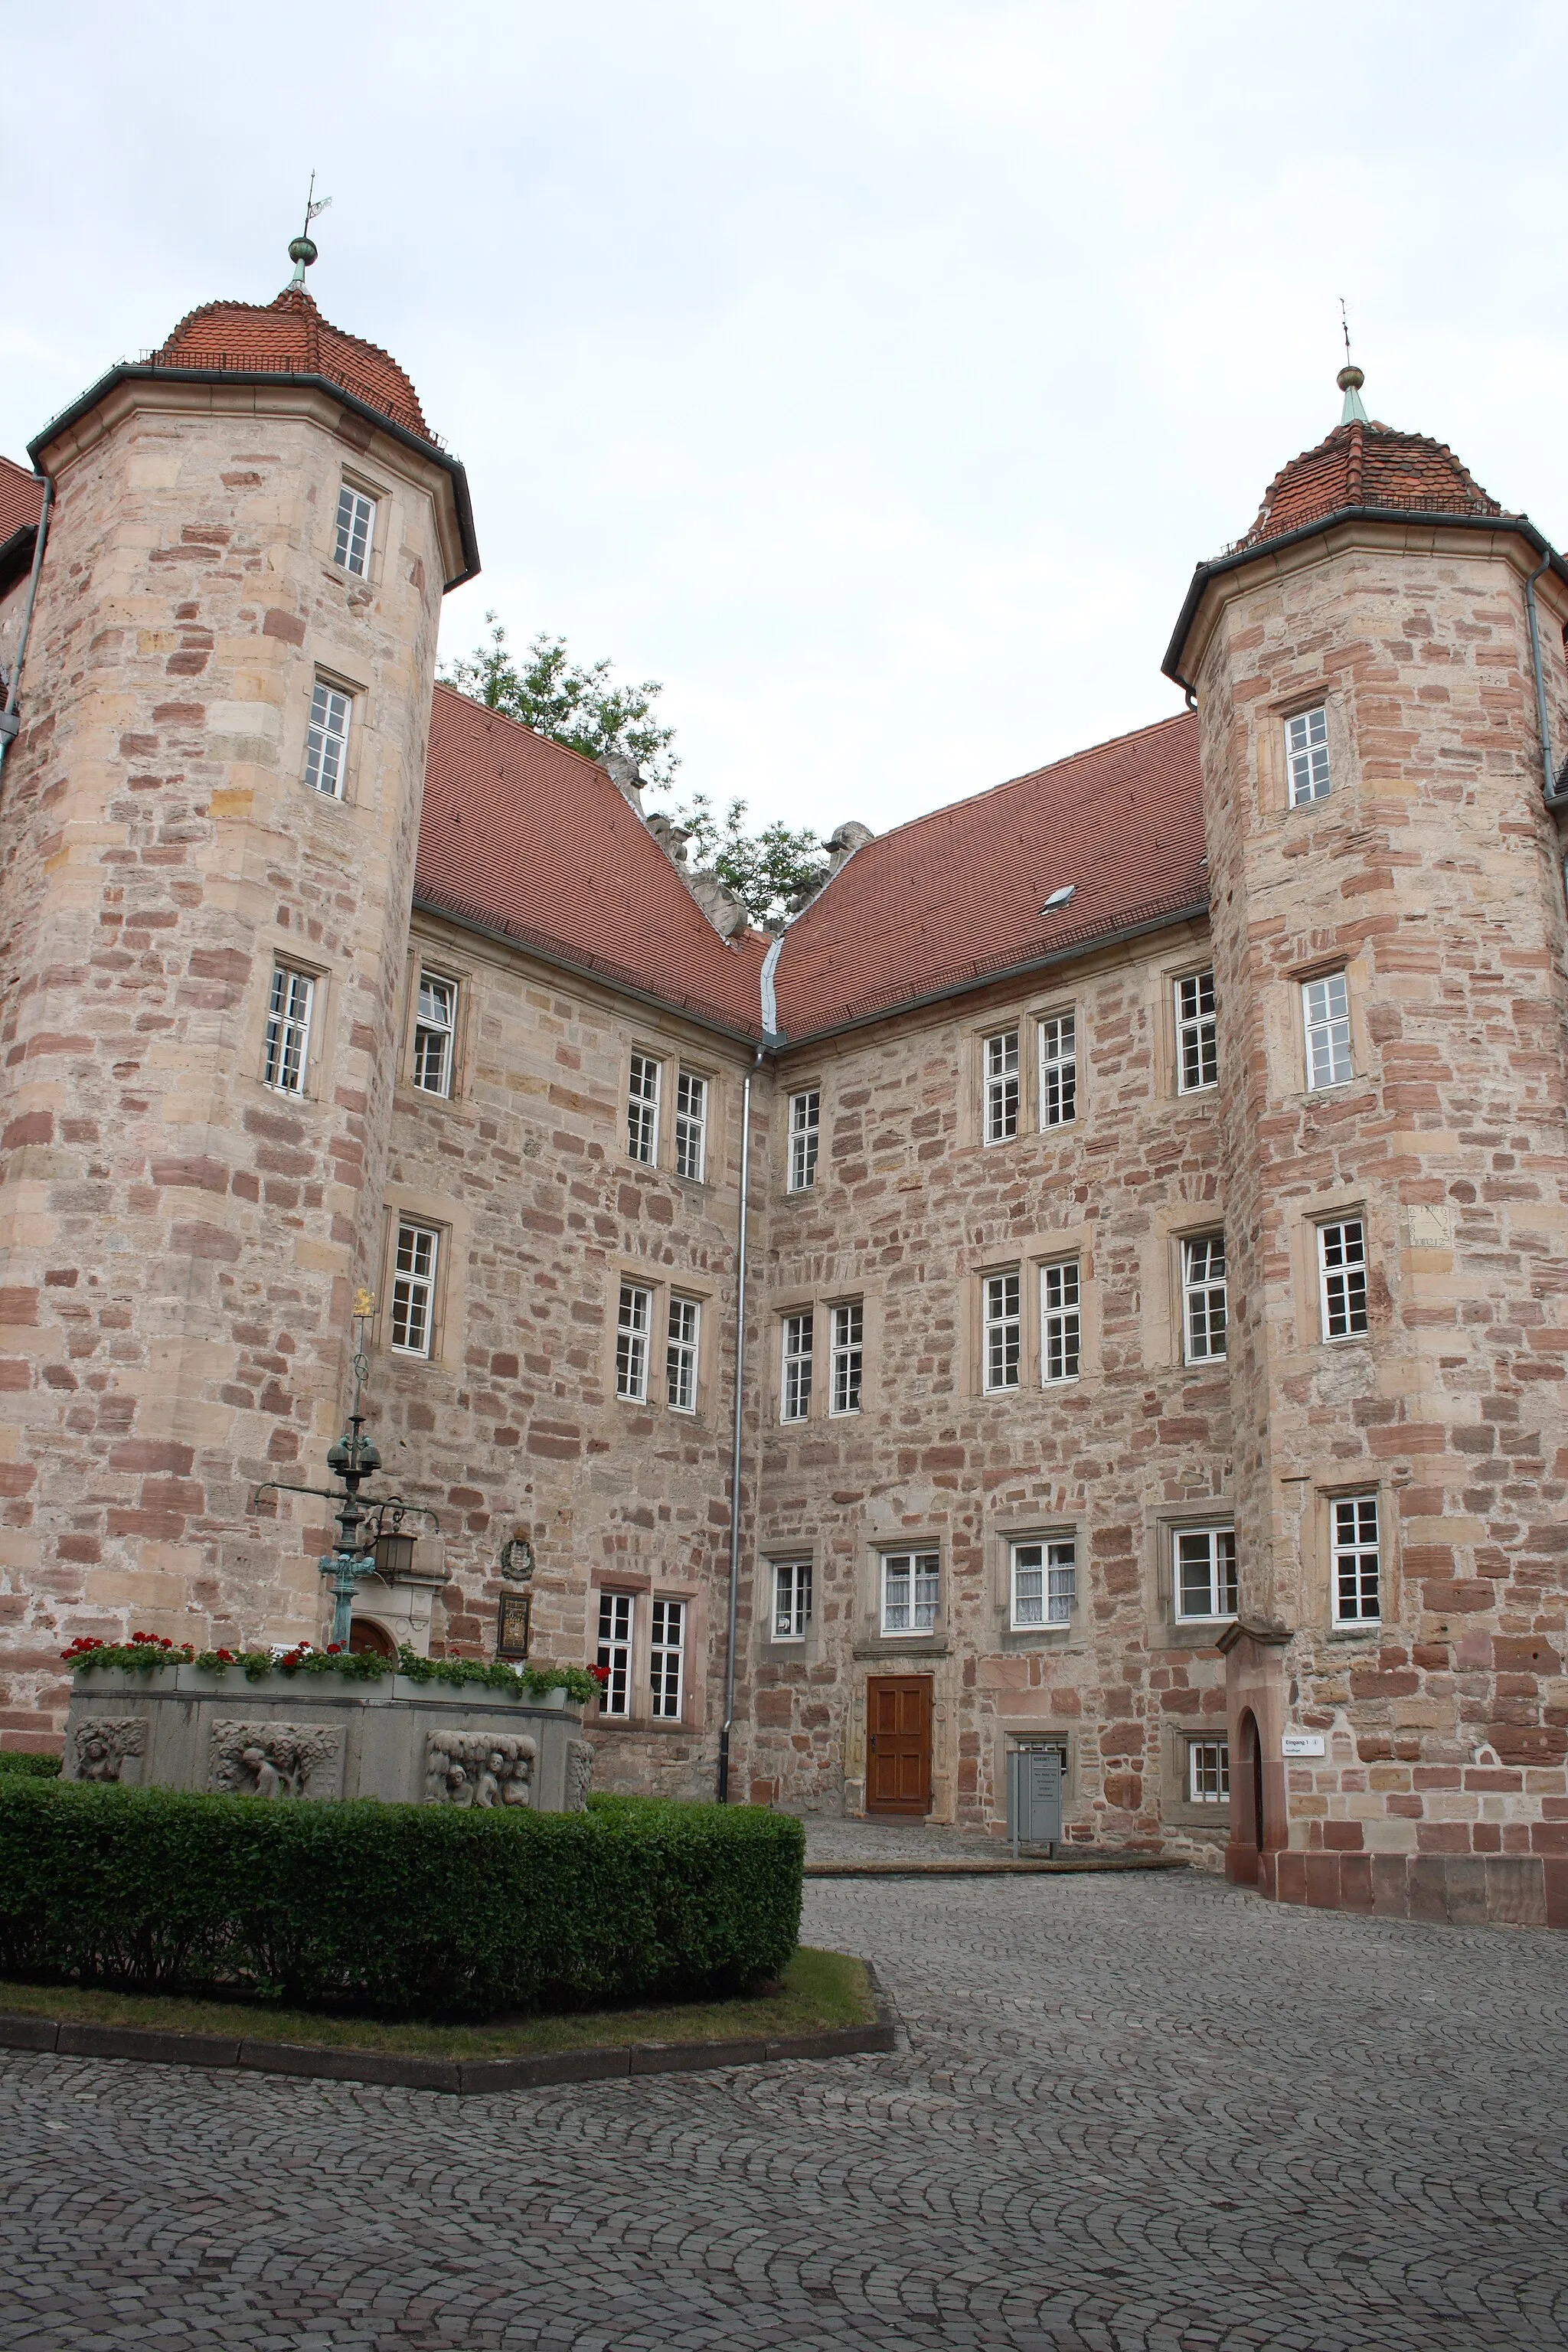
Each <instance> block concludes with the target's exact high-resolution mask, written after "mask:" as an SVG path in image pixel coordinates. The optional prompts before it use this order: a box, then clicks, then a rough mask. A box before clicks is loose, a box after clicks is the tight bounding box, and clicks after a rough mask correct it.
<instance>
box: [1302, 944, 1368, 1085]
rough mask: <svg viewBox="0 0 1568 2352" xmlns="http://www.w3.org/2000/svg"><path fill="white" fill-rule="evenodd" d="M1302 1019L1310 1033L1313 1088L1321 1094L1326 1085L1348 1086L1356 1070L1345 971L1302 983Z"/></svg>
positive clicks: (1309, 1081)
mask: <svg viewBox="0 0 1568 2352" xmlns="http://www.w3.org/2000/svg"><path fill="white" fill-rule="evenodd" d="M1301 1020H1302V1024H1303V1026H1304V1028H1305V1030H1306V1033H1307V1085H1308V1087H1309V1089H1310V1091H1311V1092H1313V1093H1317V1092H1318V1091H1319V1090H1320V1089H1321V1088H1322V1087H1344V1086H1348V1085H1349V1084H1350V1082H1351V1080H1352V1078H1353V1077H1354V1076H1355V1071H1354V1069H1353V1067H1352V1063H1351V999H1350V983H1349V982H1348V981H1347V980H1346V978H1345V975H1344V973H1343V972H1342V971H1331V972H1330V973H1329V975H1328V977H1327V978H1326V979H1324V980H1308V981H1303V982H1302V983H1301Z"/></svg>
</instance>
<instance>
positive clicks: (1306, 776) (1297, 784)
mask: <svg viewBox="0 0 1568 2352" xmlns="http://www.w3.org/2000/svg"><path fill="white" fill-rule="evenodd" d="M1285 756H1286V758H1287V760H1288V761H1289V763H1290V805H1291V807H1292V808H1305V806H1306V805H1307V803H1308V802H1309V801H1326V800H1327V799H1328V797H1329V714H1328V712H1327V710H1325V709H1324V708H1323V706H1322V705H1321V703H1320V704H1319V706H1318V708H1317V709H1316V710H1303V711H1302V712H1300V715H1299V717H1297V718H1295V719H1287V720H1286V721H1285Z"/></svg>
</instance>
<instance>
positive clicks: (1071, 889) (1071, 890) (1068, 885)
mask: <svg viewBox="0 0 1568 2352" xmlns="http://www.w3.org/2000/svg"><path fill="white" fill-rule="evenodd" d="M1077 895H1078V884H1077V883H1076V882H1064V883H1063V884H1062V887H1061V888H1060V889H1059V890H1053V891H1052V892H1051V895H1050V897H1049V898H1047V900H1046V903H1045V905H1044V906H1043V907H1042V908H1040V912H1041V914H1042V915H1054V914H1055V913H1056V912H1057V911H1058V908H1062V907H1069V906H1070V905H1071V904H1072V901H1073V899H1074V898H1076V896H1077Z"/></svg>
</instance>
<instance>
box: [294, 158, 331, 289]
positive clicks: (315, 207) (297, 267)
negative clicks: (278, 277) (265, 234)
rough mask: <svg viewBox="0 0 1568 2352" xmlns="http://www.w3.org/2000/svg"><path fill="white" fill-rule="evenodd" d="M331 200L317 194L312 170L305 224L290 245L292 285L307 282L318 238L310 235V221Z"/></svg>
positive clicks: (321, 211)
mask: <svg viewBox="0 0 1568 2352" xmlns="http://www.w3.org/2000/svg"><path fill="white" fill-rule="evenodd" d="M331 201H332V200H331V196H318V195H317V194H316V175H315V173H314V172H312V173H311V174H310V193H309V194H308V195H307V196H306V198H305V226H304V227H303V228H302V229H301V230H300V234H299V236H297V237H295V238H294V239H293V240H292V241H291V243H290V245H289V260H290V261H291V262H292V263H293V265H294V275H293V277H292V278H290V279H289V284H290V286H299V287H303V285H304V283H305V272H306V270H307V269H309V268H310V264H311V262H312V261H314V259H315V258H316V240H315V238H314V237H313V236H311V235H310V223H311V222H312V221H313V220H314V219H315V217H316V215H317V214H318V213H324V212H325V211H326V209H327V206H328V205H330V204H331Z"/></svg>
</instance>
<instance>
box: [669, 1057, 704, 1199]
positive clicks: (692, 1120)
mask: <svg viewBox="0 0 1568 2352" xmlns="http://www.w3.org/2000/svg"><path fill="white" fill-rule="evenodd" d="M675 1172H676V1174H677V1175H678V1176H689V1177H690V1178H691V1180H692V1181H693V1183H697V1184H700V1183H701V1181H702V1180H703V1178H704V1177H705V1176H706V1175H707V1173H708V1081H707V1079H706V1078H700V1077H698V1076H697V1075H696V1073H695V1072H694V1071H691V1070H682V1071H680V1073H679V1076H677V1078H676V1081H675Z"/></svg>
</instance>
